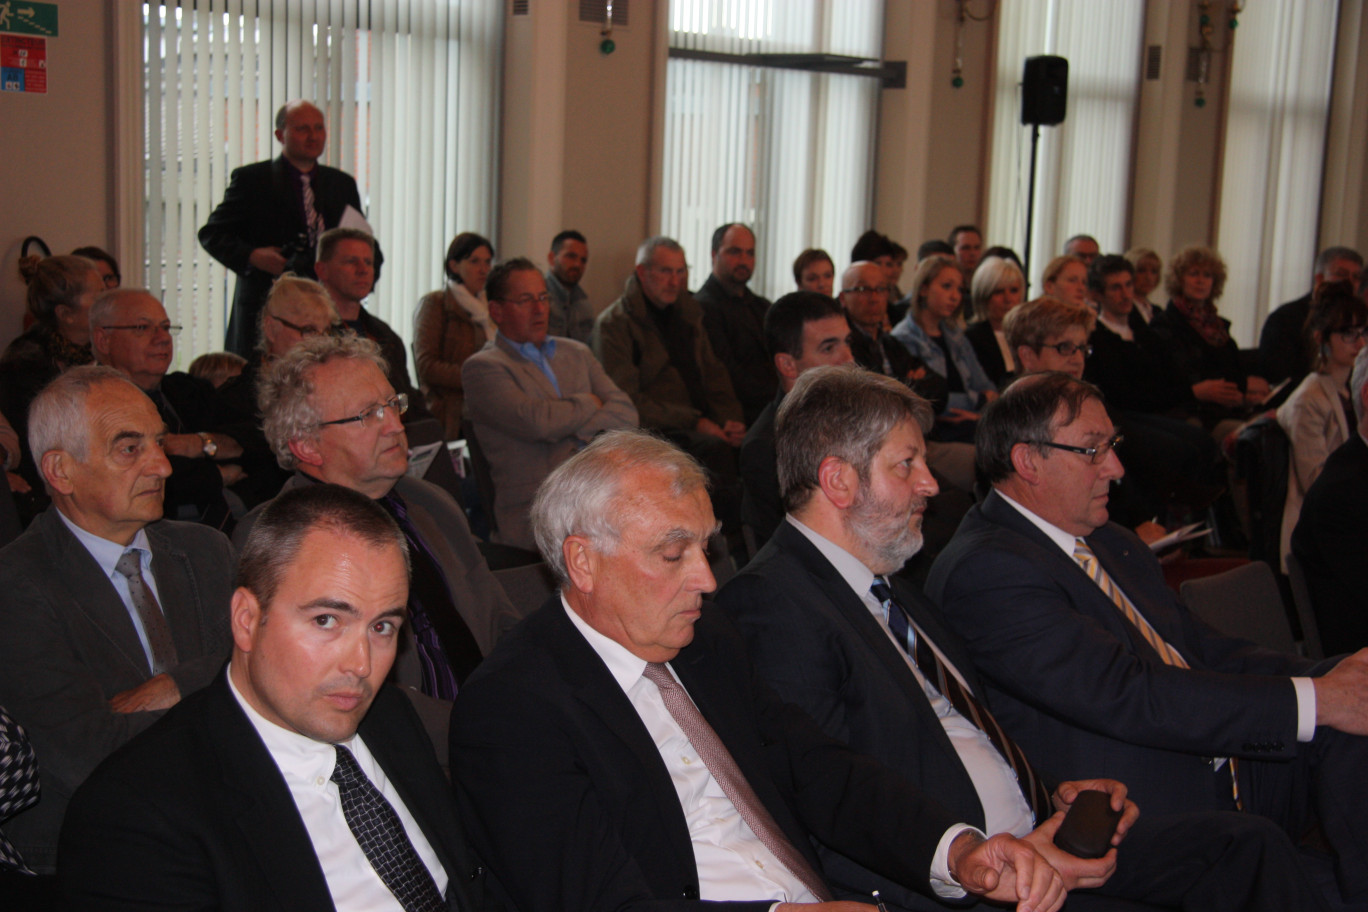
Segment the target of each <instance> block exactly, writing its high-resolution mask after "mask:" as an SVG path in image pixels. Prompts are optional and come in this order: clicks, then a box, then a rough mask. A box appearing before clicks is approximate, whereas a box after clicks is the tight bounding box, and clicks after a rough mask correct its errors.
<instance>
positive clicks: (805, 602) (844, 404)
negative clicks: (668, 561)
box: [717, 369, 1320, 912]
mask: <svg viewBox="0 0 1368 912" xmlns="http://www.w3.org/2000/svg"><path fill="white" fill-rule="evenodd" d="M930 424H931V411H930V409H929V408H928V407H927V405H926V403H925V402H924V401H923V400H921V399H919V398H917V397H916V396H915V395H913V394H912V393H910V392H908V391H907V390H906V388H904V387H901V386H900V385H898V384H897V383H894V382H892V381H890V380H888V379H886V378H881V377H874V376H871V375H870V374H868V373H865V372H856V373H851V372H848V371H838V370H830V369H822V370H816V371H812V372H810V373H808V374H807V375H805V376H804V377H803V378H802V379H801V380H799V381H798V384H797V386H796V387H795V388H794V390H793V391H792V393H791V394H790V396H789V397H788V398H787V399H786V401H785V403H784V405H783V406H782V407H781V408H780V414H779V430H778V441H777V446H778V453H779V457H778V459H779V465H780V469H781V472H782V475H783V486H784V502H785V504H786V506H787V507H788V515H787V517H786V518H785V521H784V522H782V523H781V524H780V526H779V531H778V532H777V533H776V534H775V535H774V537H773V538H771V539H770V541H769V544H768V545H766V546H765V548H764V549H762V550H761V552H760V553H759V555H757V557H756V558H755V560H753V561H752V562H751V563H750V564H749V565H748V566H747V567H746V568H745V569H744V570H743V571H742V572H741V573H740V574H739V575H738V576H736V577H735V578H734V579H732V580H731V582H729V583H727V585H726V586H724V587H723V589H722V592H721V593H720V594H719V596H718V598H717V604H718V606H719V607H720V608H722V609H724V610H726V611H729V612H731V613H732V614H733V616H734V617H735V618H736V619H737V621H738V622H739V624H740V626H741V628H742V630H743V632H744V633H745V635H746V641H747V645H748V646H749V652H750V656H751V659H752V661H753V662H755V665H756V669H757V670H758V671H759V672H760V674H761V675H762V677H763V678H764V679H765V680H766V682H767V683H769V684H770V685H772V686H773V687H774V688H775V690H776V691H778V693H779V696H780V697H782V698H783V699H786V700H788V701H790V702H792V703H794V704H796V705H797V706H798V707H799V708H801V709H803V710H805V711H806V712H807V713H808V714H809V715H810V716H812V718H814V719H816V720H818V721H819V723H820V724H821V726H822V728H823V730H824V731H826V733H827V734H828V735H831V736H832V737H834V738H837V739H839V740H841V741H844V742H846V743H847V744H849V745H850V746H851V747H853V748H855V749H856V750H858V751H861V752H864V753H868V754H869V755H870V756H872V757H874V758H875V759H877V760H879V761H880V762H882V763H884V764H885V765H887V766H888V767H889V768H890V769H894V770H897V771H898V772H899V773H900V774H901V775H902V776H903V777H904V778H905V779H907V780H908V781H909V782H911V783H912V784H913V785H915V786H917V787H918V788H920V789H921V790H922V791H923V792H926V793H927V794H932V795H935V796H936V798H937V800H938V801H939V802H940V803H941V804H943V805H944V806H945V807H946V808H947V809H948V810H950V812H951V813H952V814H953V815H954V816H955V817H957V818H958V819H960V820H964V821H966V822H968V823H970V824H972V825H974V826H976V827H979V828H980V829H983V830H984V831H985V832H989V833H1001V832H1009V833H1012V834H1013V835H1016V836H1018V837H1022V838H1024V839H1026V840H1027V841H1029V842H1031V843H1032V844H1033V845H1035V846H1036V847H1037V849H1038V850H1039V851H1040V852H1041V854H1042V855H1044V856H1045V857H1046V858H1047V859H1049V861H1050V862H1051V864H1052V865H1054V867H1055V868H1056V869H1057V870H1058V871H1059V872H1060V874H1061V875H1063V877H1064V882H1065V886H1066V887H1068V888H1070V889H1073V888H1075V887H1079V888H1091V889H1095V890H1097V891H1098V892H1100V893H1103V894H1107V895H1112V896H1121V897H1125V898H1128V899H1132V900H1140V901H1144V902H1147V903H1154V904H1159V905H1163V906H1167V907H1170V908H1179V907H1185V908H1196V907H1201V908H1203V909H1208V910H1211V909H1229V910H1231V912H1236V910H1248V909H1250V908H1252V907H1253V906H1255V905H1257V906H1258V907H1261V908H1265V909H1268V910H1270V912H1272V910H1282V909H1290V908H1318V907H1319V905H1320V904H1319V902H1318V901H1317V899H1316V897H1315V894H1314V892H1313V891H1314V887H1312V886H1311V884H1310V883H1309V882H1307V880H1306V879H1305V877H1304V876H1302V875H1301V872H1300V866H1299V864H1298V862H1297V860H1296V852H1295V849H1294V848H1293V846H1292V844H1291V842H1290V840H1288V838H1287V836H1286V835H1285V834H1283V833H1282V832H1281V831H1279V830H1278V829H1277V828H1276V827H1275V826H1273V825H1272V824H1271V823H1269V822H1268V821H1266V820H1263V819H1262V818H1259V817H1255V816H1253V815H1235V814H1220V813H1215V812H1206V813H1189V814H1171V815H1155V816H1151V815H1148V814H1147V815H1144V816H1142V817H1140V818H1139V820H1136V819H1135V816H1136V813H1137V811H1136V808H1135V805H1134V804H1132V803H1130V802H1128V801H1125V800H1124V796H1125V786H1124V785H1123V784H1121V783H1118V782H1113V781H1109V780H1099V779H1094V780H1086V781H1082V782H1064V783H1058V784H1057V785H1056V784H1054V783H1050V784H1048V785H1047V784H1046V783H1045V782H1044V781H1043V780H1042V779H1041V777H1040V774H1039V773H1038V772H1037V771H1036V769H1035V768H1034V767H1033V765H1032V764H1031V762H1030V760H1029V759H1028V758H1027V756H1026V755H1025V754H1024V753H1022V751H1021V749H1020V747H1018V746H1017V745H1016V744H1015V743H1014V742H1012V741H1011V739H1010V738H1008V737H1007V735H1006V734H1005V733H1004V732H1003V731H1002V729H1001V726H999V725H998V723H997V721H996V720H995V719H994V718H993V717H992V714H991V713H990V711H989V708H988V707H987V706H986V705H985V704H984V702H983V699H984V697H983V694H984V693H985V691H984V686H983V682H982V681H981V680H979V679H978V678H977V676H976V675H975V674H974V669H973V666H972V664H970V661H969V659H968V656H967V655H966V654H965V651H964V644H963V643H961V642H960V640H959V639H958V638H957V637H956V636H954V635H953V634H951V633H950V632H949V631H948V630H945V629H944V628H943V627H942V626H941V625H940V624H939V623H938V622H937V621H936V618H935V615H934V611H933V609H932V607H931V606H930V605H929V604H927V602H926V600H925V599H924V597H923V596H922V595H921V592H920V590H919V589H918V588H916V587H913V586H910V585H908V584H907V583H906V582H905V581H904V580H902V579H900V578H899V577H898V576H896V575H893V574H895V573H896V572H897V571H898V569H899V568H900V567H901V566H902V565H903V564H904V562H905V561H907V560H908V559H909V558H910V557H911V556H912V555H913V554H915V553H916V552H917V551H918V549H919V548H921V547H922V543H923V536H924V533H925V530H924V528H923V516H924V511H925V510H926V509H927V507H928V505H929V503H931V502H934V499H935V496H936V493H937V485H936V482H935V480H934V478H933V477H932V475H931V473H930V471H929V470H928V468H927V466H926V463H925V462H924V461H923V456H924V455H925V449H924V446H923V443H924V441H923V439H922V430H921V429H922V428H924V427H929V426H930ZM1085 789H1092V790H1102V791H1107V792H1110V795H1111V803H1112V807H1113V808H1114V809H1115V810H1117V811H1122V810H1124V811H1125V814H1124V816H1123V818H1122V820H1121V825H1120V829H1119V832H1118V833H1117V834H1116V835H1115V836H1114V837H1113V839H1112V843H1113V844H1119V853H1115V852H1109V853H1108V854H1107V855H1106V856H1105V857H1104V858H1100V859H1097V860H1094V861H1083V860H1081V859H1078V858H1074V857H1071V856H1070V855H1068V854H1067V853H1065V852H1062V851H1060V850H1059V849H1058V848H1056V847H1055V845H1054V844H1053V842H1052V838H1053V836H1054V834H1055V830H1056V828H1057V827H1058V825H1059V822H1060V816H1061V815H1060V813H1059V812H1061V811H1063V810H1064V809H1065V808H1067V807H1068V806H1069V805H1070V804H1071V803H1072V801H1073V799H1074V798H1075V797H1076V796H1077V795H1078V794H1079V793H1080V792H1081V791H1083V790H1085ZM1122 839H1124V840H1125V841H1124V842H1122ZM818 853H819V857H821V859H822V866H823V869H824V870H825V871H826V872H827V875H828V877H829V878H830V879H831V880H832V881H833V883H834V884H836V885H837V886H838V888H839V891H840V892H849V893H853V894H858V893H861V892H864V891H867V890H869V889H870V888H871V887H875V888H877V889H878V890H879V893H880V897H881V898H882V899H884V901H885V902H887V903H888V904H889V907H890V908H902V909H921V910H930V909H940V908H943V907H942V906H940V905H938V904H935V903H933V902H931V901H929V900H927V899H925V898H923V897H920V896H917V895H916V894H914V893H911V892H909V891H906V890H903V889H902V888H900V887H899V886H898V885H897V884H894V883H892V882H890V881H888V880H886V879H883V878H880V877H878V876H877V875H876V874H874V873H872V872H871V871H869V870H868V869H866V868H865V867H863V866H862V865H859V864H857V863H856V862H854V861H852V860H850V859H848V858H846V857H844V856H842V855H840V854H837V853H835V852H832V851H830V850H827V849H825V848H822V849H819V850H818ZM1113 862H1114V864H1115V873H1114V874H1112V875H1111V876H1110V877H1108V876H1107V875H1108V874H1109V873H1110V870H1109V869H1110V867H1111V865H1112V863H1113ZM1303 899H1306V900H1309V901H1308V902H1303V901H1302V900H1303ZM1071 905H1072V901H1071Z"/></svg>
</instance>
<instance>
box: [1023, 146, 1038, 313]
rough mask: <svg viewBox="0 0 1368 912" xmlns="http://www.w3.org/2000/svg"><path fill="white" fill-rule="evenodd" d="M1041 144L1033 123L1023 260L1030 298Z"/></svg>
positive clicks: (1028, 297)
mask: <svg viewBox="0 0 1368 912" xmlns="http://www.w3.org/2000/svg"><path fill="white" fill-rule="evenodd" d="M1039 145H1040V124H1034V123H1033V124H1031V175H1030V178H1029V180H1028V182H1027V184H1026V188H1027V189H1026V256H1025V259H1023V260H1022V263H1021V265H1022V269H1024V270H1025V272H1026V275H1025V279H1026V289H1027V294H1026V295H1025V297H1026V299H1027V300H1030V298H1031V295H1030V288H1031V224H1032V219H1034V218H1035V185H1036V147H1037V146H1039Z"/></svg>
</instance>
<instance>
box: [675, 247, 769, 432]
mask: <svg viewBox="0 0 1368 912" xmlns="http://www.w3.org/2000/svg"><path fill="white" fill-rule="evenodd" d="M754 272H755V234H754V232H752V231H751V230H750V229H749V228H747V227H746V226H745V225H742V224H740V223H729V224H726V225H722V226H721V227H719V228H718V229H717V230H716V231H714V232H713V236H712V275H710V276H708V280H707V281H706V282H704V283H703V287H701V288H699V289H698V291H696V292H694V300H695V301H697V302H698V304H699V306H700V307H702V308H703V327H704V329H706V330H707V331H708V341H709V342H711V343H712V349H713V354H715V355H717V360H719V361H721V362H722V364H723V365H724V366H725V367H726V368H727V375H728V376H730V377H731V384H732V390H733V391H734V392H735V393H736V398H737V399H739V400H741V410H742V414H743V415H744V416H745V421H746V424H747V425H750V424H751V423H752V422H754V421H755V419H756V416H758V415H759V414H760V412H761V410H762V409H764V407H765V406H766V405H769V403H770V400H771V399H773V398H774V388H775V377H774V365H773V364H772V363H771V362H770V359H769V355H768V353H767V352H766V351H765V325H764V324H765V311H766V310H768V309H769V306H770V302H769V301H767V300H765V299H764V298H762V297H760V296H759V295H758V294H756V293H755V292H753V291H751V290H750V288H749V286H748V285H747V283H748V282H750V279H751V275H752V274H753V273H754Z"/></svg>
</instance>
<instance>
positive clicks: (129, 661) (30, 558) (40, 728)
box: [0, 366, 233, 874]
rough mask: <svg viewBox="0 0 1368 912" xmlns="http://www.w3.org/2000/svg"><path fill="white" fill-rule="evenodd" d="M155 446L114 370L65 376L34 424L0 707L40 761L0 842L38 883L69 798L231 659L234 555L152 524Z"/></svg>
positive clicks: (186, 531)
mask: <svg viewBox="0 0 1368 912" xmlns="http://www.w3.org/2000/svg"><path fill="white" fill-rule="evenodd" d="M165 435H166V426H165V424H164V423H163V422H162V419H161V416H159V415H158V414H157V409H156V407H155V406H153V404H152V402H151V401H150V400H149V399H148V398H147V396H146V395H144V394H143V392H142V391H141V390H140V389H138V387H137V386H135V385H134V384H133V383H131V382H130V381H129V380H128V378H127V377H126V376H124V374H122V373H120V372H119V371H117V370H114V369H113V368H109V367H94V366H88V367H77V368H72V369H71V370H69V371H67V372H66V373H65V374H62V375H61V376H60V377H58V378H57V379H56V380H54V381H53V382H52V383H51V384H49V385H48V386H47V387H46V388H45V389H44V390H43V391H42V392H41V393H39V394H38V397H37V398H36V399H34V401H33V406H32V408H31V409H30V412H29V444H30V446H31V447H32V451H33V453H34V456H35V458H36V460H37V462H38V465H39V468H40V469H41V471H42V473H43V480H44V483H45V484H46V486H47V490H48V493H49V494H50V495H51V497H52V506H51V507H49V508H48V509H47V511H46V512H44V513H42V514H40V515H39V516H38V518H37V519H35V520H34V521H33V524H32V525H31V526H29V528H28V531H26V532H25V533H24V534H23V535H21V536H20V537H19V538H17V539H16V540H15V541H14V542H12V543H11V544H10V545H9V546H8V547H6V548H5V549H4V550H3V551H0V587H2V588H3V591H4V593H5V598H4V599H0V618H2V619H3V624H4V630H5V635H4V636H2V637H0V704H3V705H4V706H5V708H6V709H8V710H9V712H10V713H11V714H12V715H13V716H14V718H16V719H17V720H19V722H20V723H21V724H22V725H23V726H24V727H25V728H26V729H27V730H28V734H29V738H30V740H31V741H32V742H33V746H34V749H35V750H36V751H37V752H38V758H39V762H40V767H41V785H42V798H41V800H40V801H39V802H38V804H37V805H35V806H34V807H31V808H29V809H28V810H26V811H23V812H21V813H20V814H19V815H18V816H16V817H14V818H13V819H11V820H8V821H6V823H5V834H6V836H8V837H9V839H10V841H12V842H13V843H14V845H15V847H16V848H17V849H18V850H19V852H20V853H21V854H22V855H23V857H24V859H25V860H26V861H27V862H28V864H29V865H30V867H32V868H33V869H34V870H35V871H37V872H39V873H40V874H47V873H51V872H52V871H53V870H54V865H55V862H56V853H57V833H58V830H59V829H60V827H61V824H62V817H63V815H64V813H65V812H66V806H67V802H68V800H69V799H70V798H71V794H72V792H73V791H75V789H76V787H77V786H78V785H80V784H81V782H82V781H84V780H85V778H86V776H87V775H89V774H90V772H91V770H93V769H94V768H95V766H96V765H97V764H98V763H99V762H100V761H101V760H103V759H104V758H105V757H106V756H108V755H109V753H110V752H111V751H113V750H114V749H115V748H116V747H118V746H119V745H121V744H123V743H124V742H125V741H127V740H129V739H130V738H131V737H133V736H134V735H135V734H137V733H138V732H140V731H142V730H143V729H145V728H147V727H148V726H149V725H151V724H152V723H153V722H154V721H155V720H156V719H157V718H158V717H159V716H160V715H161V711H162V710H164V709H166V708H168V707H170V706H173V705H175V704H176V703H178V702H179V701H180V699H181V698H182V697H184V696H185V695H186V694H188V693H190V692H191V691H194V690H198V689H199V688H201V687H203V686H204V685H206V684H207V683H209V681H210V679H211V678H212V677H213V676H214V674H215V673H216V672H217V671H218V670H219V668H220V667H222V664H223V661H224V660H225V659H226V658H227V656H228V647H229V635H228V602H229V597H230V595H231V593H232V582H233V550H232V546H231V545H229V543H228V539H227V538H225V537H224V536H223V535H222V534H221V533H219V532H216V531H215V530H213V529H210V528H207V527H205V526H202V525H197V524H193V523H181V522H172V521H170V520H164V519H162V496H163V493H164V491H165V484H166V478H167V476H168V475H170V473H171V466H170V465H169V464H168V462H167V459H166V454H165V452H164V451H163V449H162V441H163V439H164V438H165Z"/></svg>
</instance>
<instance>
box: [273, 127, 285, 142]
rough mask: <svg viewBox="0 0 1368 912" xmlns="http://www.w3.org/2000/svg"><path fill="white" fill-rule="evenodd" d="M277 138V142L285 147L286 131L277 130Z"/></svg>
mask: <svg viewBox="0 0 1368 912" xmlns="http://www.w3.org/2000/svg"><path fill="white" fill-rule="evenodd" d="M275 138H276V142H278V143H280V144H281V145H282V146H283V145H285V131H284V130H276V131H275Z"/></svg>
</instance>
